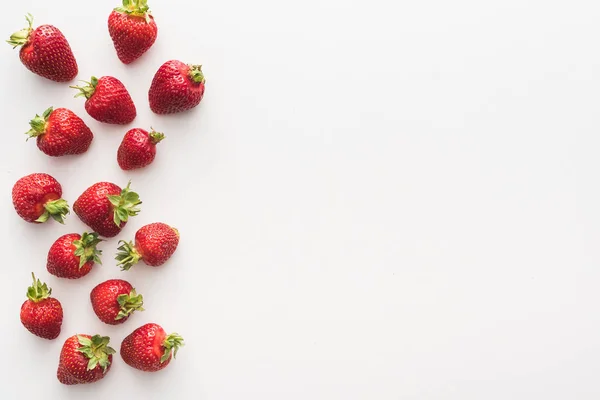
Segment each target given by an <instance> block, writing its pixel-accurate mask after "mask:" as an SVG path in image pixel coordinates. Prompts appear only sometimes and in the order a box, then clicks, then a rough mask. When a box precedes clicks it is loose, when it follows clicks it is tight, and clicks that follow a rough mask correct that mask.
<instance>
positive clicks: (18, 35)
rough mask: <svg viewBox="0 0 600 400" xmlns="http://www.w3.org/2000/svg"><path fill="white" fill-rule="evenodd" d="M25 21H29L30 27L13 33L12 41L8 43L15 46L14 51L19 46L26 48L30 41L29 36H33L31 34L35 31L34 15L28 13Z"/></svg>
mask: <svg viewBox="0 0 600 400" xmlns="http://www.w3.org/2000/svg"><path fill="white" fill-rule="evenodd" d="M25 19H26V20H27V23H28V24H29V26H28V27H27V28H25V29H21V30H20V31H18V32H15V33H13V34H12V35H10V39H9V40H7V41H6V42H7V43H8V44H10V45H11V46H13V49H16V48H17V47H19V46H24V45H25V44H27V42H28V41H29V35H31V32H32V31H33V15H31V14H29V13H28V14H27V15H26V16H25Z"/></svg>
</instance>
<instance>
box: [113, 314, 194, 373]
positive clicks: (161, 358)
mask: <svg viewBox="0 0 600 400" xmlns="http://www.w3.org/2000/svg"><path fill="white" fill-rule="evenodd" d="M181 346H183V338H182V337H181V336H179V335H178V334H177V333H172V334H170V335H167V334H166V333H165V330H164V329H163V328H162V327H161V326H160V325H157V324H146V325H143V326H141V327H139V328H137V329H136V330H135V331H133V332H132V333H131V334H130V335H129V336H127V337H126V338H125V339H123V342H122V343H121V357H122V358H123V360H124V361H125V362H126V363H127V364H128V365H129V366H131V367H133V368H136V369H139V370H142V371H158V370H161V369H163V368H165V367H166V366H167V365H169V363H170V362H171V358H172V357H175V356H176V355H177V350H179V347H181Z"/></svg>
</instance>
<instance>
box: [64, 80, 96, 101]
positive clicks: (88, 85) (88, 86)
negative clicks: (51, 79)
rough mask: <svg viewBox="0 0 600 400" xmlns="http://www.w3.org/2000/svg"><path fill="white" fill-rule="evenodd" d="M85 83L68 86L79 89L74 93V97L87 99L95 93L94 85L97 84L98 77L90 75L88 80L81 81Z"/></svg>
mask: <svg viewBox="0 0 600 400" xmlns="http://www.w3.org/2000/svg"><path fill="white" fill-rule="evenodd" d="M81 82H83V83H85V86H69V87H70V88H71V89H77V90H79V93H77V94H76V95H75V97H85V98H86V99H89V98H90V97H92V96H93V95H94V93H96V86H98V78H96V77H95V76H92V78H91V79H90V81H89V82H88V81H81Z"/></svg>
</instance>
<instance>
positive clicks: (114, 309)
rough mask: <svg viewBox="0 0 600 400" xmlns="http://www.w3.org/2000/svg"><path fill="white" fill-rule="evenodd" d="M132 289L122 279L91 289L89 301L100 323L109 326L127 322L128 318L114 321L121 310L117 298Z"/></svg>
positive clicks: (109, 281) (103, 283)
mask: <svg viewBox="0 0 600 400" xmlns="http://www.w3.org/2000/svg"><path fill="white" fill-rule="evenodd" d="M132 289H133V286H131V284H130V283H129V282H127V281H124V280H122V279H110V280H108V281H106V282H102V283H101V284H99V285H98V286H96V287H95V288H94V289H92V292H91V293H90V300H91V301H92V308H93V309H94V312H95V313H96V315H97V316H98V318H100V321H102V322H104V323H106V324H110V325H119V324H122V323H123V322H125V321H127V319H129V317H128V316H127V317H124V318H122V319H119V320H116V319H115V318H116V317H117V315H118V314H119V311H120V310H121V306H120V305H119V302H118V300H117V297H119V295H122V294H129V293H130V292H131V290H132Z"/></svg>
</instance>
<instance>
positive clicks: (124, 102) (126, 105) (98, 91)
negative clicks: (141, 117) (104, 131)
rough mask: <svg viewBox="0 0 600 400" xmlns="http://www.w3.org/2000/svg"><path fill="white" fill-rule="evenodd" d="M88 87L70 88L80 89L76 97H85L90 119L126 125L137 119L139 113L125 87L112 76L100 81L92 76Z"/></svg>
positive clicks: (104, 77)
mask: <svg viewBox="0 0 600 400" xmlns="http://www.w3.org/2000/svg"><path fill="white" fill-rule="evenodd" d="M83 82H84V83H87V85H86V86H69V87H70V88H73V89H78V90H79V93H77V94H76V95H75V97H80V96H83V97H85V98H86V99H87V100H86V101H85V110H86V111H87V112H88V114H89V115H90V117H92V118H94V119H95V120H97V121H100V122H105V123H107V124H117V125H125V124H128V123H130V122H131V121H133V120H134V119H135V116H136V115H137V111H136V110H135V104H133V100H132V99H131V96H130V95H129V92H128V91H127V89H126V88H125V85H123V83H122V82H121V81H120V80H118V79H117V78H113V77H112V76H103V77H102V78H100V79H98V78H96V77H95V76H92V78H91V79H90V81H89V82H86V81H83Z"/></svg>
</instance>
